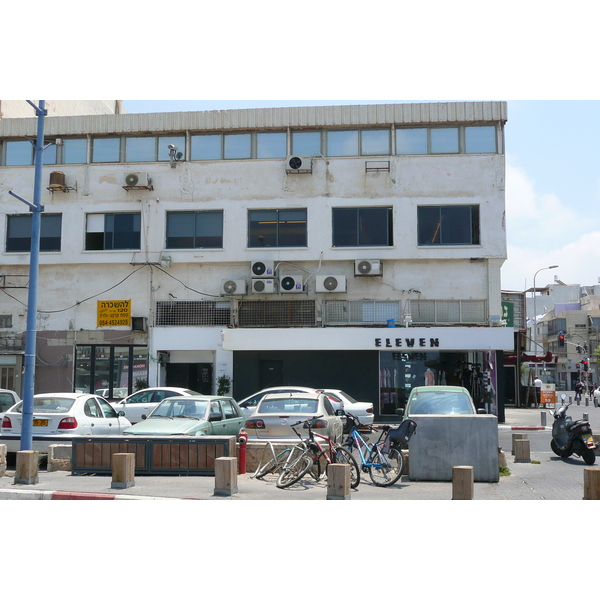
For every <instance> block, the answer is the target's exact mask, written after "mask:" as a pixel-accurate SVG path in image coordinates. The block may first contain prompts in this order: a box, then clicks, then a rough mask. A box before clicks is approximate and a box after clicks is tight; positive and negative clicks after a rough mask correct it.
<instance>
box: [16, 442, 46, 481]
mask: <svg viewBox="0 0 600 600" xmlns="http://www.w3.org/2000/svg"><path fill="white" fill-rule="evenodd" d="M38 472H39V452H37V451H35V450H20V451H19V452H17V466H16V469H15V483H18V484H22V485H29V484H32V483H38V482H39V480H40V479H39V477H38Z"/></svg>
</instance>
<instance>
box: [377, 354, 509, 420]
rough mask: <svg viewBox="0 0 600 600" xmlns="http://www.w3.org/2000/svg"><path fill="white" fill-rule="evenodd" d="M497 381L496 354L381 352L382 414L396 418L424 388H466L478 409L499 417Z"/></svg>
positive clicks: (380, 390)
mask: <svg viewBox="0 0 600 600" xmlns="http://www.w3.org/2000/svg"><path fill="white" fill-rule="evenodd" d="M496 381H497V379H496V368H495V353H494V352H438V351H435V352H380V353H379V414H380V415H394V414H395V411H396V409H397V408H404V406H405V405H406V401H407V399H408V396H409V394H410V392H411V390H412V389H413V388H414V387H417V386H422V385H458V386H462V387H465V388H467V390H468V391H469V392H470V393H471V396H472V397H473V401H474V403H475V407H476V408H486V409H487V410H488V412H490V413H493V414H496V409H497V401H498V398H497V393H496Z"/></svg>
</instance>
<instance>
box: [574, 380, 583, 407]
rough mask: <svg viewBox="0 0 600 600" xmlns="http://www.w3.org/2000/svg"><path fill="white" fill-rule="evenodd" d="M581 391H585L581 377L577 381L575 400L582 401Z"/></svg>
mask: <svg viewBox="0 0 600 600" xmlns="http://www.w3.org/2000/svg"><path fill="white" fill-rule="evenodd" d="M581 392H583V383H581V381H579V379H578V380H577V381H576V382H575V402H577V400H580V401H581Z"/></svg>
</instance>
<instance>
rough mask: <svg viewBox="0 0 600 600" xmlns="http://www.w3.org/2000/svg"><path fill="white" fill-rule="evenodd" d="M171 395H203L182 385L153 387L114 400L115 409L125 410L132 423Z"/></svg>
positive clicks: (139, 419)
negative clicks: (181, 386)
mask: <svg viewBox="0 0 600 600" xmlns="http://www.w3.org/2000/svg"><path fill="white" fill-rule="evenodd" d="M171 396H202V394H200V393H199V392H194V390H188V389H187V388H180V387H152V388H146V389H143V390H140V391H139V392H134V393H133V394H131V395H130V396H127V398H123V399H122V400H117V401H116V402H113V403H112V405H113V406H114V408H115V410H117V411H119V412H120V411H123V412H124V413H125V417H127V418H128V419H129V420H130V421H131V422H132V423H139V422H140V421H141V420H142V419H144V418H145V417H147V416H148V415H149V414H150V413H151V412H152V411H153V410H154V409H155V408H156V407H157V406H158V405H159V404H160V403H161V402H162V401H163V400H164V399H165V398H170V397H171Z"/></svg>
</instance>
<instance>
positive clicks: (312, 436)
mask: <svg viewBox="0 0 600 600" xmlns="http://www.w3.org/2000/svg"><path fill="white" fill-rule="evenodd" d="M318 418H319V417H314V418H310V419H306V420H305V421H298V422H297V423H295V424H294V425H292V426H291V427H292V429H293V431H294V433H295V434H296V435H297V436H298V437H299V438H300V442H299V443H298V444H296V446H294V448H292V449H291V452H290V454H289V456H288V459H287V461H286V463H285V465H284V466H283V467H282V469H281V472H280V474H279V477H278V478H277V487H278V488H286V487H289V486H290V485H293V484H294V483H296V482H297V481H300V479H302V478H303V477H304V476H305V475H306V474H307V473H309V472H310V474H311V476H312V477H313V478H314V479H315V480H317V481H319V480H320V479H321V477H322V475H324V474H326V472H327V470H326V469H325V471H324V472H323V473H321V460H322V459H324V461H325V462H326V463H327V465H330V464H334V463H335V464H348V465H350V487H351V488H352V489H354V488H356V487H357V486H358V484H359V483H360V471H359V469H358V463H357V462H356V460H355V458H354V457H353V456H352V454H351V453H350V452H348V450H346V449H345V448H343V447H342V446H340V445H339V444H337V443H336V442H335V441H333V440H332V439H331V438H330V437H328V436H325V435H321V434H320V433H315V432H314V431H313V429H314V422H315V421H316V420H317V419H318ZM298 425H303V426H304V428H305V429H307V430H308V439H306V440H305V439H303V438H302V436H301V435H300V433H298V431H297V429H296V427H297V426H298ZM319 439H320V440H323V441H324V442H327V445H326V447H323V446H322V445H321V443H320V442H319ZM294 455H295V458H293V459H292V457H293V456H294Z"/></svg>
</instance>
